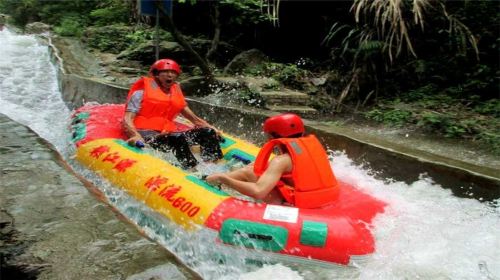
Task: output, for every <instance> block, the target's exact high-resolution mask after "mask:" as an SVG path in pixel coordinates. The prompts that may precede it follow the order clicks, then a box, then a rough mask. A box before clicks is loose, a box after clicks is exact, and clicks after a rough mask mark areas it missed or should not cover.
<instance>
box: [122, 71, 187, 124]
mask: <svg viewBox="0 0 500 280" xmlns="http://www.w3.org/2000/svg"><path fill="white" fill-rule="evenodd" d="M140 89H143V90H144V95H143V98H142V103H141V109H140V110H139V112H137V114H136V116H135V118H134V125H135V127H136V128H137V129H147V130H156V131H160V132H169V131H175V130H176V125H175V123H174V119H175V118H176V117H177V115H178V114H179V113H180V112H181V111H182V110H183V109H184V107H186V104H187V103H186V100H185V99H184V95H183V94H182V90H181V88H180V86H179V85H178V84H177V83H175V84H173V85H172V86H171V87H170V93H169V94H165V93H164V92H163V91H162V90H161V89H160V87H159V86H158V84H157V83H156V82H155V80H154V79H153V78H149V77H143V78H142V79H140V80H138V81H137V82H135V83H134V84H133V85H132V87H131V88H130V91H129V93H128V97H127V100H129V99H130V97H131V96H132V93H133V92H135V91H136V90H140Z"/></svg>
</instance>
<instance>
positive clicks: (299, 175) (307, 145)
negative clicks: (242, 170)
mask: <svg viewBox="0 0 500 280" xmlns="http://www.w3.org/2000/svg"><path fill="white" fill-rule="evenodd" d="M276 147H278V148H280V149H281V150H282V151H283V152H286V153H288V154H289V155H290V157H291V159H292V164H293V168H292V172H291V173H289V174H284V175H283V176H282V180H283V179H291V181H292V183H293V187H290V186H287V185H285V184H284V183H283V182H282V181H280V183H278V185H277V186H276V187H277V188H278V190H279V191H280V193H281V194H282V195H283V197H284V198H285V200H286V201H287V202H288V203H290V204H292V205H294V206H296V207H299V208H317V207H321V206H324V205H327V204H329V203H332V202H333V201H335V200H336V199H337V197H338V193H339V187H338V184H337V179H336V178H335V175H334V174H333V171H332V168H331V166H330V162H329V161H328V156H327V154H326V151H325V149H324V148H323V146H322V145H321V143H320V142H319V140H318V139H317V138H316V136H314V135H308V136H304V137H299V138H278V139H273V140H270V141H269V142H267V143H266V144H265V145H264V146H263V147H262V149H261V150H260V152H259V154H258V155H257V158H256V159H255V164H254V172H255V174H256V175H257V176H260V175H262V173H263V172H264V171H265V170H266V169H267V166H268V161H269V158H270V156H271V153H272V152H273V150H274V148H276Z"/></svg>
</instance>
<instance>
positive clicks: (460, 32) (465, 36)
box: [441, 4, 479, 61]
mask: <svg viewBox="0 0 500 280" xmlns="http://www.w3.org/2000/svg"><path fill="white" fill-rule="evenodd" d="M441 8H442V9H443V14H444V15H445V16H446V18H447V19H448V21H449V23H450V27H449V29H448V32H449V34H450V35H453V34H454V35H457V36H458V37H459V45H458V48H459V50H460V51H461V52H462V53H463V54H465V53H466V52H467V42H469V44H470V45H471V46H472V48H473V49H474V53H475V54H476V60H478V61H479V49H478V47H477V41H476V37H474V34H472V32H471V31H470V29H469V28H468V27H467V26H466V25H465V24H463V23H462V22H461V21H460V20H458V19H457V18H456V17H454V16H453V15H450V14H448V12H447V11H446V7H445V5H444V4H441Z"/></svg>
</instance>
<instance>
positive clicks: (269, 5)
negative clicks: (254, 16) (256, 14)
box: [260, 0, 281, 26]
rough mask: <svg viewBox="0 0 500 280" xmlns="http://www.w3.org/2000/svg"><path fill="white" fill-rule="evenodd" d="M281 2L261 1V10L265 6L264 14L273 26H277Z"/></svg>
mask: <svg viewBox="0 0 500 280" xmlns="http://www.w3.org/2000/svg"><path fill="white" fill-rule="evenodd" d="M280 2H281V0H261V2H260V6H261V9H262V7H263V6H264V5H265V6H266V14H267V15H268V16H270V17H271V21H272V22H273V25H274V26H279V10H280Z"/></svg>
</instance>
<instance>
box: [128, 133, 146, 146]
mask: <svg viewBox="0 0 500 280" xmlns="http://www.w3.org/2000/svg"><path fill="white" fill-rule="evenodd" d="M137 141H141V142H142V143H146V142H144V139H143V138H142V136H141V135H139V134H138V135H136V136H134V137H131V138H129V139H127V143H128V144H129V145H130V146H134V147H135V144H136V143H137Z"/></svg>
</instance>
